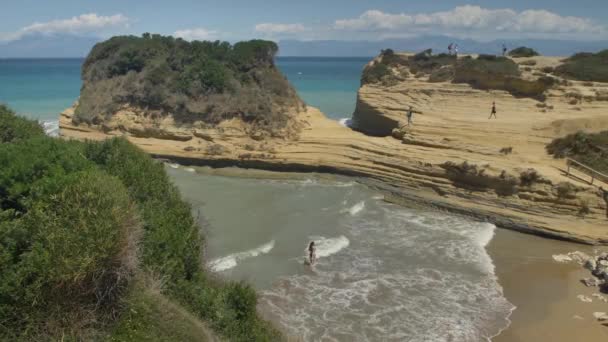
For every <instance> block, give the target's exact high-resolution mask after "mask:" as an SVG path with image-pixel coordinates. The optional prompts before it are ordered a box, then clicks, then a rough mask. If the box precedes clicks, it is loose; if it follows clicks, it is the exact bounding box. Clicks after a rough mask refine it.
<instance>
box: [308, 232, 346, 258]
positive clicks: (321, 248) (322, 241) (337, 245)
mask: <svg viewBox="0 0 608 342" xmlns="http://www.w3.org/2000/svg"><path fill="white" fill-rule="evenodd" d="M314 241H315V246H316V247H317V251H316V255H317V258H326V257H328V256H330V255H334V254H336V253H338V252H340V251H341V250H343V249H344V248H346V247H348V245H350V241H349V240H348V239H347V238H346V236H344V235H342V236H339V237H335V238H324V237H319V238H317V239H315V240H314Z"/></svg>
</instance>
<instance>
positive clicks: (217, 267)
mask: <svg viewBox="0 0 608 342" xmlns="http://www.w3.org/2000/svg"><path fill="white" fill-rule="evenodd" d="M274 243H275V242H274V240H272V241H270V242H267V243H265V244H263V245H261V246H259V247H256V248H254V249H250V250H248V251H244V252H239V253H234V254H230V255H228V256H225V257H222V258H218V259H214V260H212V261H210V262H209V268H211V270H212V271H214V272H222V271H226V270H229V269H231V268H234V267H236V266H237V265H238V263H239V262H241V261H242V260H245V259H250V258H255V257H257V256H258V255H262V254H268V253H269V252H270V251H271V250H272V249H273V248H274Z"/></svg>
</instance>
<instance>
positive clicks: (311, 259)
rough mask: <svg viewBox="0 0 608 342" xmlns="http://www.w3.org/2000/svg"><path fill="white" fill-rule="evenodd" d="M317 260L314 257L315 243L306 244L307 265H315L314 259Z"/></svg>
mask: <svg viewBox="0 0 608 342" xmlns="http://www.w3.org/2000/svg"><path fill="white" fill-rule="evenodd" d="M316 258H317V256H316V247H315V242H314V241H311V242H310V243H309V244H308V263H309V264H310V265H312V264H314V263H315V259H316Z"/></svg>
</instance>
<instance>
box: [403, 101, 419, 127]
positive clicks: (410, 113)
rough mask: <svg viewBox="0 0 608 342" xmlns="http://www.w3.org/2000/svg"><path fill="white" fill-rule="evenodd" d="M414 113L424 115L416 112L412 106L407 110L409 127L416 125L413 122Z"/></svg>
mask: <svg viewBox="0 0 608 342" xmlns="http://www.w3.org/2000/svg"><path fill="white" fill-rule="evenodd" d="M414 113H418V114H422V112H419V111H416V110H414V108H413V107H412V106H410V108H409V109H408V110H407V113H406V116H407V125H408V126H409V125H413V124H414V121H413V120H412V118H413V116H414Z"/></svg>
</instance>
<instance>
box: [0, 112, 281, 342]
mask: <svg viewBox="0 0 608 342" xmlns="http://www.w3.org/2000/svg"><path fill="white" fill-rule="evenodd" d="M10 116H14V115H13V114H12V112H9V113H8V114H7V116H6V117H3V118H2V120H3V121H2V122H3V123H4V122H10V123H11V125H12V126H10V125H9V126H6V127H24V128H23V130H24V131H28V130H30V129H32V127H35V126H32V125H27V124H25V125H24V126H18V125H20V124H21V123H22V122H19V121H18V120H16V119H15V118H11V117H10ZM15 122H16V123H17V125H14V124H13V123H15ZM33 130H34V131H35V128H34V129H33ZM13 136H15V137H24V139H13V138H11V140H10V141H13V142H12V143H9V144H4V145H3V146H2V148H0V165H2V167H1V168H0V274H2V277H0V340H59V339H66V340H91V339H98V337H99V336H105V335H107V334H106V333H105V332H104V331H108V329H110V330H112V329H113V328H112V326H114V327H115V328H116V329H117V330H116V331H126V332H133V329H135V328H133V329H131V328H132V326H131V325H129V324H130V323H129V322H132V320H133V319H134V315H132V311H130V310H131V309H133V310H136V309H142V307H141V306H138V305H137V302H133V301H131V300H130V299H129V298H134V297H133V296H134V295H135V294H136V293H135V292H134V291H138V288H137V287H132V286H130V279H131V277H132V276H133V275H134V274H135V273H137V274H142V273H143V274H147V273H153V274H155V275H158V277H159V278H160V279H162V280H163V282H164V284H165V285H164V287H163V290H164V294H165V295H166V296H167V297H169V298H173V299H175V300H178V301H179V302H181V303H182V304H183V305H184V307H186V308H188V310H190V311H191V312H193V313H196V314H197V316H198V317H199V318H201V319H205V320H208V321H209V323H210V325H211V326H212V327H213V328H214V329H215V331H216V332H217V333H218V334H220V335H222V336H223V337H225V338H226V339H228V340H231V341H251V340H256V341H271V340H272V341H274V340H280V339H281V338H282V337H281V335H280V334H279V333H278V332H277V331H276V330H275V329H274V328H273V327H272V326H271V325H269V323H267V322H265V321H263V320H261V319H260V318H259V317H258V316H257V314H256V302H257V299H256V294H255V291H253V289H252V288H251V287H250V286H248V285H245V284H241V283H227V284H225V283H223V282H221V281H215V280H212V279H210V278H209V277H207V275H206V274H205V272H204V269H203V267H202V266H201V262H202V260H201V255H202V253H201V249H202V245H203V241H202V236H201V235H200V232H199V228H198V226H197V225H196V224H195V222H194V219H193V218H192V214H191V208H190V206H189V205H188V204H187V203H185V202H184V201H183V200H182V199H181V197H180V194H179V192H178V190H177V189H176V187H175V186H174V185H173V184H171V182H170V180H169V178H168V176H167V174H166V173H165V171H164V168H163V165H162V164H161V163H157V162H155V161H153V160H152V159H151V158H150V157H149V156H148V155H146V154H145V153H144V152H142V151H141V150H139V149H138V148H136V147H135V146H133V145H131V144H130V143H128V142H127V141H126V140H124V139H113V140H107V141H104V142H87V143H79V142H75V141H62V140H58V139H53V138H49V137H46V136H44V135H42V136H38V137H33V138H29V135H28V133H27V132H22V131H21V128H16V129H15V132H14V135H13ZM138 265H140V266H139V267H138ZM127 291H128V292H127ZM139 304H141V303H139ZM131 305H132V306H133V307H130V306H131ZM143 308H145V307H143ZM142 310H143V309H142ZM151 310H152V309H151ZM149 313H150V314H144V313H142V314H141V315H135V316H137V317H138V318H140V319H144V320H149V319H154V317H156V316H154V311H153V310H152V311H149ZM142 324H143V323H142ZM145 324H152V325H155V326H158V327H162V323H160V322H150V321H147V323H145ZM138 326H139V325H138ZM120 327H126V328H125V329H124V330H121V328H120ZM139 327H141V326H139ZM159 329H160V328H159ZM135 330H137V329H135ZM140 332H141V331H140ZM118 336H123V337H124V335H120V334H118ZM126 336H130V335H126ZM138 336H145V334H144V335H138ZM179 336H182V335H175V336H173V337H175V338H177V339H179ZM184 336H185V335H184ZM110 337H112V336H110ZM118 340H121V339H118Z"/></svg>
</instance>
